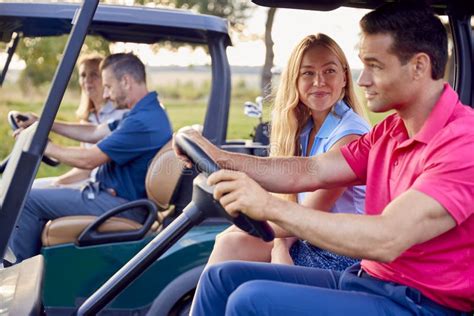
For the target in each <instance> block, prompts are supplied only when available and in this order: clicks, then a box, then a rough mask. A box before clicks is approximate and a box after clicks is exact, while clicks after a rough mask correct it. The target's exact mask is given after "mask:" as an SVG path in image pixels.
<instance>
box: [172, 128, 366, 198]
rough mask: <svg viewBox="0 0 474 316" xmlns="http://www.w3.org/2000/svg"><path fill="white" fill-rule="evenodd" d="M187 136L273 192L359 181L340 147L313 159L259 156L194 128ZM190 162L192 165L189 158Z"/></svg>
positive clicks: (223, 164) (226, 166)
mask: <svg viewBox="0 0 474 316" xmlns="http://www.w3.org/2000/svg"><path fill="white" fill-rule="evenodd" d="M187 135H188V136H189V137H190V138H191V139H193V140H194V141H195V142H196V143H197V144H198V145H199V146H200V147H201V148H202V149H203V150H204V151H206V152H207V154H208V155H209V156H210V157H211V158H212V159H214V161H216V162H217V163H218V164H219V166H220V167H221V168H223V169H230V170H236V171H242V172H244V173H246V174H247V175H249V176H250V177H251V178H252V179H254V180H255V181H257V182H258V183H259V184H260V185H261V186H262V187H263V188H265V189H266V190H268V191H271V192H277V193H298V192H307V191H314V190H316V189H320V188H326V189H330V188H335V187H341V186H348V185H354V184H357V177H356V175H355V174H354V172H353V171H352V169H351V168H350V167H349V165H348V163H347V162H346V160H345V159H344V157H343V156H342V154H341V153H340V151H339V150H335V151H330V152H327V153H325V154H322V155H318V156H316V157H310V158H308V157H290V158H268V157H256V156H250V155H244V154H238V153H231V152H227V151H224V150H221V149H219V148H217V147H216V146H214V145H213V144H211V143H210V142H209V141H208V140H207V139H205V138H204V137H202V136H201V135H200V134H199V133H198V132H195V131H192V130H191V131H188V132H187ZM173 146H174V148H175V151H176V154H177V155H178V156H179V157H180V158H181V159H182V160H185V161H186V160H187V157H185V156H183V154H182V153H181V152H180V151H179V149H178V148H177V147H176V145H175V144H174V145H173ZM187 165H188V166H190V164H189V161H188V164H187Z"/></svg>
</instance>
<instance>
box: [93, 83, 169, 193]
mask: <svg viewBox="0 0 474 316" xmlns="http://www.w3.org/2000/svg"><path fill="white" fill-rule="evenodd" d="M109 128H110V130H111V131H112V133H111V134H110V135H109V136H107V137H106V138H104V139H103V140H101V141H100V142H99V143H98V144H97V146H98V147H99V148H100V150H102V151H103V152H104V153H105V154H106V155H107V156H109V158H110V159H111V160H110V161H109V162H107V163H105V164H103V165H102V166H100V167H99V171H98V172H97V176H96V180H97V181H99V182H100V184H101V186H102V187H104V188H112V189H114V190H115V192H117V195H118V196H120V197H122V198H125V199H127V200H136V199H140V198H145V197H146V191H145V176H146V172H147V169H148V165H149V164H150V162H151V160H152V159H153V157H154V156H155V154H156V153H157V152H158V150H160V149H161V147H163V146H164V145H165V144H166V143H167V142H168V141H169V140H170V139H171V136H172V134H173V131H172V128H171V123H170V121H169V119H168V115H167V114H166V112H165V110H164V109H163V107H162V106H161V104H160V103H159V102H158V95H157V93H156V92H150V93H148V94H147V95H146V96H145V97H143V99H141V100H140V101H138V103H137V104H135V106H134V107H133V108H132V109H131V110H130V112H128V113H125V115H124V116H123V118H122V119H121V120H119V121H114V122H111V123H109Z"/></svg>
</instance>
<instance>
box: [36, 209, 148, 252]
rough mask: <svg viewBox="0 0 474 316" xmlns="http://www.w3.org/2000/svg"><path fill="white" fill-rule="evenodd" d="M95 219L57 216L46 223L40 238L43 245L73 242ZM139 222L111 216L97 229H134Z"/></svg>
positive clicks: (88, 216)
mask: <svg viewBox="0 0 474 316" xmlns="http://www.w3.org/2000/svg"><path fill="white" fill-rule="evenodd" d="M96 220H97V216H93V215H78V216H65V217H61V218H57V219H55V220H52V221H48V223H46V225H45V227H44V229H43V234H42V236H41V240H42V242H43V246H54V245H58V244H65V243H71V242H75V241H76V240H77V238H78V237H79V235H80V234H81V233H82V232H83V231H84V229H85V228H86V227H87V226H89V225H90V224H92V223H93V222H94V221H96ZM140 227H142V225H141V224H139V223H137V222H135V221H132V220H130V219H127V218H123V217H111V218H109V219H108V220H106V221H105V222H104V223H103V224H102V225H101V226H100V227H99V229H98V231H99V232H102V233H105V232H120V231H129V230H136V229H139V228H140Z"/></svg>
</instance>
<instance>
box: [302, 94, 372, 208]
mask: <svg viewBox="0 0 474 316" xmlns="http://www.w3.org/2000/svg"><path fill="white" fill-rule="evenodd" d="M313 126H314V122H313V120H312V119H309V120H308V122H307V123H306V125H305V126H304V127H303V129H302V131H301V133H300V144H301V154H302V156H315V155H319V154H322V153H325V152H327V151H329V149H331V147H332V146H333V145H334V144H335V143H337V142H338V141H339V140H340V139H341V138H343V137H344V136H347V135H351V134H354V135H363V134H365V133H367V132H368V131H369V130H370V125H369V124H368V123H367V122H366V121H365V120H364V119H363V118H362V117H360V116H359V115H358V114H357V113H355V112H354V111H353V110H352V109H351V108H350V107H349V106H348V105H347V104H346V103H345V102H344V101H339V102H337V103H336V104H335V105H334V107H333V109H332V111H331V112H329V114H328V116H326V118H325V119H324V122H323V124H322V125H321V127H320V129H319V131H318V132H317V133H316V136H315V137H314V142H313V146H312V147H311V152H310V153H307V148H308V142H309V134H310V133H311V130H312V129H313ZM306 194H307V192H302V193H298V202H299V203H301V202H302V201H303V200H304V198H305V197H306ZM364 203H365V186H353V187H348V188H347V189H346V191H344V193H343V194H342V195H341V197H340V198H339V199H338V200H337V201H336V202H335V203H334V206H333V207H332V209H331V211H332V212H334V213H364Z"/></svg>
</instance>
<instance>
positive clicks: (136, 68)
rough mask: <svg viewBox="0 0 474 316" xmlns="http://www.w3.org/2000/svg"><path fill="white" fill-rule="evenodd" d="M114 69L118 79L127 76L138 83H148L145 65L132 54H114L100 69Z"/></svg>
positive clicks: (105, 60)
mask: <svg viewBox="0 0 474 316" xmlns="http://www.w3.org/2000/svg"><path fill="white" fill-rule="evenodd" d="M106 68H110V69H112V72H113V74H114V75H115V77H116V78H117V79H122V77H123V76H124V75H125V74H128V75H130V76H132V78H133V79H135V81H136V82H138V83H146V74H145V65H143V63H142V62H141V60H140V59H139V58H138V57H137V56H135V55H134V54H131V53H120V54H113V55H110V56H108V57H107V58H105V59H104V60H103V61H102V63H101V65H100V69H101V70H104V69H106Z"/></svg>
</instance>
